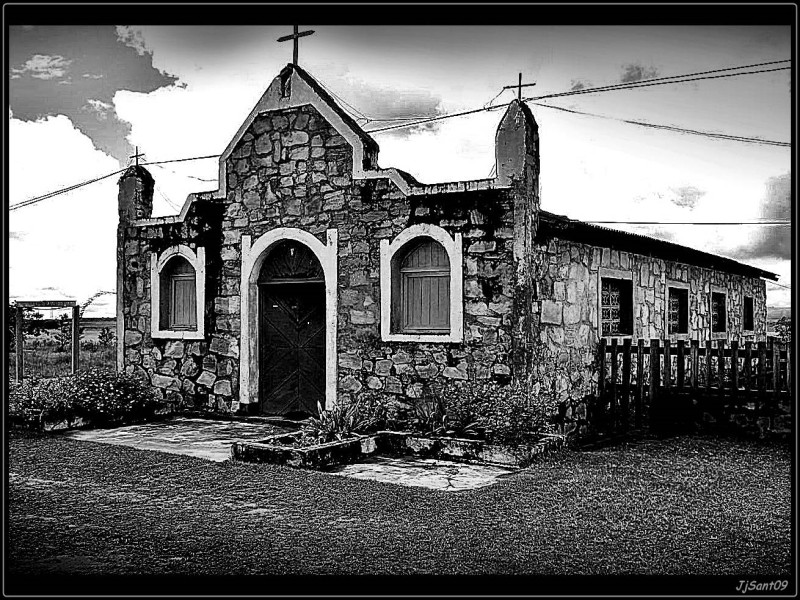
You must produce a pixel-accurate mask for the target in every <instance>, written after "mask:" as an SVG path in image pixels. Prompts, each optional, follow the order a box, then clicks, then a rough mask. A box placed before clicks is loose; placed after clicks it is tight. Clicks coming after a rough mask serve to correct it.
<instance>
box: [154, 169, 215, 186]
mask: <svg viewBox="0 0 800 600" xmlns="http://www.w3.org/2000/svg"><path fill="white" fill-rule="evenodd" d="M156 166H157V167H158V168H159V169H161V170H163V171H166V172H167V173H172V174H173V175H177V176H178V177H190V178H192V179H196V180H197V181H202V182H205V183H216V182H217V181H218V180H217V179H203V178H202V177H197V176H196V175H189V174H188V173H178V172H177V171H173V170H172V169H168V168H167V167H165V166H163V165H156Z"/></svg>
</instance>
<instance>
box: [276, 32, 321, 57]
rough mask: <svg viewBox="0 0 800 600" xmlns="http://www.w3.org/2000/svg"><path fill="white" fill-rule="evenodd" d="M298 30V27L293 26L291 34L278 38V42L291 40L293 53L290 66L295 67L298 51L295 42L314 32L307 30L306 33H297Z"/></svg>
mask: <svg viewBox="0 0 800 600" xmlns="http://www.w3.org/2000/svg"><path fill="white" fill-rule="evenodd" d="M298 29H299V26H298V25H295V26H294V33H293V34H291V35H284V36H282V37H279V38H278V41H279V42H288V41H289V40H292V41H293V42H294V52H293V54H292V64H293V65H297V50H298V43H297V41H298V40H299V39H300V38H301V37H305V36H307V35H311V34H312V33H314V31H313V30H312V29H309V30H308V31H298Z"/></svg>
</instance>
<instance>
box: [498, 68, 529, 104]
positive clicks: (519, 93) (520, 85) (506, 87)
mask: <svg viewBox="0 0 800 600" xmlns="http://www.w3.org/2000/svg"><path fill="white" fill-rule="evenodd" d="M534 85H536V84H535V83H522V73H520V74H519V80H518V83H517V85H504V86H503V89H504V90H513V89H514V88H517V100H519V101H522V88H524V87H531V86H534Z"/></svg>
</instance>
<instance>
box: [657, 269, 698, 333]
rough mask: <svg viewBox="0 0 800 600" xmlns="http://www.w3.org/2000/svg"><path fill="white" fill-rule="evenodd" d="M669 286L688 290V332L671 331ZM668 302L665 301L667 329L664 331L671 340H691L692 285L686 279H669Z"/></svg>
mask: <svg viewBox="0 0 800 600" xmlns="http://www.w3.org/2000/svg"><path fill="white" fill-rule="evenodd" d="M669 288H676V289H679V290H686V333H670V332H669ZM665 298H666V302H665V303H664V304H665V306H664V325H665V327H666V329H665V330H664V332H665V333H666V335H667V337H668V338H669V340H670V341H678V340H690V339H691V338H692V319H691V318H690V316H691V314H692V311H691V306H692V291H691V286H690V285H689V284H688V283H686V282H684V281H677V280H674V279H667V283H666V294H665Z"/></svg>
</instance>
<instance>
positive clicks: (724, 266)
mask: <svg viewBox="0 0 800 600" xmlns="http://www.w3.org/2000/svg"><path fill="white" fill-rule="evenodd" d="M547 236H553V237H557V238H561V239H569V240H571V241H576V242H584V243H587V244H592V245H594V246H603V247H607V248H614V249H617V250H625V251H626V252H632V253H634V254H641V255H644V256H652V257H654V258H661V259H664V260H671V261H675V262H681V263H686V264H690V265H695V266H698V267H706V268H709V269H717V270H720V271H727V272H728V273H737V274H740V275H746V276H748V277H763V278H764V279H771V280H772V281H777V280H778V276H777V275H776V274H775V273H770V272H769V271H764V270H762V269H759V268H756V267H751V266H750V265H745V264H743V263H740V262H737V261H735V260H733V259H730V258H725V257H724V256H719V255H717V254H710V253H709V252H703V251H701V250H695V249H694V248H689V247H688V246H681V245H680V244H674V243H672V242H667V241H664V240H659V239H656V238H653V237H649V236H646V235H641V234H638V233H630V232H627V231H620V230H618V229H610V228H608V227H602V226H600V225H592V224H590V223H585V222H583V221H578V220H575V219H570V218H568V217H565V216H562V215H556V214H553V213H551V212H547V211H545V210H542V211H540V212H539V231H538V234H537V238H541V237H545V238H546V237H547Z"/></svg>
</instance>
